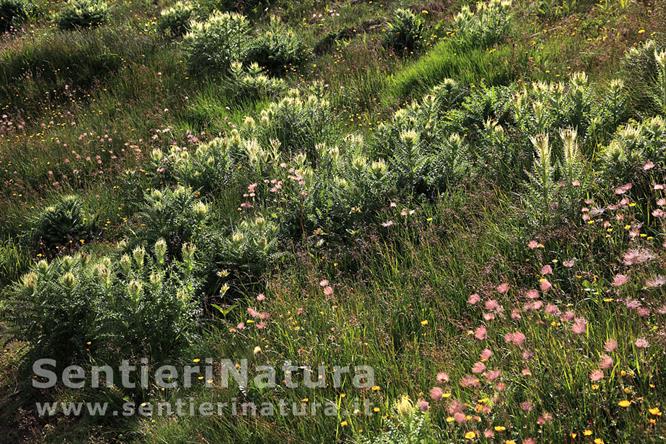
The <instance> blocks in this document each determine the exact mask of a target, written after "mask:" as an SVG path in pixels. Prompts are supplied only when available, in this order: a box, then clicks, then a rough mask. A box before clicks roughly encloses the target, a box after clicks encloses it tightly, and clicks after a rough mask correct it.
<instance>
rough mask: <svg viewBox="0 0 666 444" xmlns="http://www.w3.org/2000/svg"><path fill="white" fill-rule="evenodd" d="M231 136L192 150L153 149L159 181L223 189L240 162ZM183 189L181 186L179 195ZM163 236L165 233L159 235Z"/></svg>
mask: <svg viewBox="0 0 666 444" xmlns="http://www.w3.org/2000/svg"><path fill="white" fill-rule="evenodd" d="M232 140H233V139H232V138H216V139H213V140H211V141H210V142H207V143H201V144H199V145H198V146H197V147H196V149H195V150H194V151H193V152H189V151H186V150H183V149H181V148H179V147H172V148H171V149H170V150H169V152H168V153H166V154H165V153H163V152H162V151H160V150H156V151H153V154H152V160H153V169H154V171H156V173H157V177H158V178H159V179H160V182H163V183H166V184H169V183H171V184H173V183H175V184H178V185H182V186H187V187H191V188H194V189H195V190H198V191H201V192H203V193H210V192H214V191H220V190H222V189H224V188H225V187H226V186H228V185H229V184H230V182H231V181H232V179H233V173H234V170H235V167H236V166H237V162H238V159H237V157H238V154H237V152H238V150H239V149H238V147H237V145H236V144H234V143H233V142H232ZM183 192H184V189H183V190H181V189H179V190H178V193H177V194H178V195H179V196H180V195H181V193H183ZM160 237H162V236H160Z"/></svg>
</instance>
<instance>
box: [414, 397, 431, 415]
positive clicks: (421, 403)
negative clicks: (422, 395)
mask: <svg viewBox="0 0 666 444" xmlns="http://www.w3.org/2000/svg"><path fill="white" fill-rule="evenodd" d="M416 406H417V407H418V409H419V410H420V411H422V412H427V411H428V409H429V408H430V403H429V402H428V401H426V400H425V399H419V400H418V401H417V402H416Z"/></svg>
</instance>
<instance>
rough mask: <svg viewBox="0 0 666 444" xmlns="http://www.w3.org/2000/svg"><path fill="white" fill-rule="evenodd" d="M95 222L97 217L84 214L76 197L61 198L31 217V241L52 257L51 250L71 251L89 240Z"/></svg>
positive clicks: (53, 252)
mask: <svg viewBox="0 0 666 444" xmlns="http://www.w3.org/2000/svg"><path fill="white" fill-rule="evenodd" d="M96 222H97V221H96V216H93V215H90V214H87V213H86V212H85V211H84V209H83V203H82V202H81V199H80V198H79V197H78V196H74V195H70V196H64V197H62V198H61V199H60V200H59V201H58V202H56V203H55V204H54V205H51V206H48V207H46V208H44V209H43V210H42V211H41V212H39V213H38V214H37V215H36V216H35V217H34V219H33V222H32V227H33V228H32V239H33V242H34V244H35V245H36V246H37V248H39V249H40V250H44V251H45V253H47V254H49V255H51V254H55V253H57V251H54V250H60V249H67V248H73V247H75V246H77V245H79V244H80V243H81V242H82V241H84V242H85V241H86V240H88V239H90V237H91V236H92V235H93V233H94V230H95V227H96V225H97V223H96Z"/></svg>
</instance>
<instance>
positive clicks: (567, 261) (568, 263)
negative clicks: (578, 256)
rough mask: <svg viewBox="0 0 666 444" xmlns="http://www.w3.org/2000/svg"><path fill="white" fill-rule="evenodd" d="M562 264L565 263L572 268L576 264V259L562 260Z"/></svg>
mask: <svg viewBox="0 0 666 444" xmlns="http://www.w3.org/2000/svg"><path fill="white" fill-rule="evenodd" d="M562 265H564V266H565V267H567V268H572V267H573V266H574V265H576V261H575V260H574V259H567V260H565V261H564V262H562Z"/></svg>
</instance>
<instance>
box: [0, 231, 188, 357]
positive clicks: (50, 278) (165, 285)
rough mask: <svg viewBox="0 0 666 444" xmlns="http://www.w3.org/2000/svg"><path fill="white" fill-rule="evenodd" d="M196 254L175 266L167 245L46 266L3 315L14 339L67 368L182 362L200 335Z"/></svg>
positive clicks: (14, 293)
mask: <svg viewBox="0 0 666 444" xmlns="http://www.w3.org/2000/svg"><path fill="white" fill-rule="evenodd" d="M194 252H195V250H194V248H193V247H191V246H188V245H185V246H183V253H182V256H183V260H182V261H174V260H169V259H170V258H168V256H167V253H166V244H165V242H164V241H158V242H157V243H156V244H155V246H154V249H153V251H152V253H154V254H148V253H147V252H146V251H145V250H144V249H143V247H139V248H137V249H135V250H134V251H133V252H132V254H131V255H124V256H122V257H120V258H118V259H116V258H112V257H106V256H103V257H93V256H85V255H76V256H65V257H62V258H59V259H56V260H54V261H53V262H50V263H49V262H47V261H44V260H43V261H41V262H39V263H38V264H36V265H35V266H34V267H33V268H32V270H31V271H30V272H29V273H28V274H26V275H24V276H23V278H22V279H21V280H20V282H18V283H16V284H15V285H14V287H13V288H12V290H11V291H10V294H9V299H8V300H7V303H6V304H5V306H4V309H3V312H4V313H3V314H4V315H5V319H7V320H8V321H9V324H10V329H11V330H10V331H11V332H12V333H13V335H14V337H16V338H17V339H20V340H24V341H28V342H29V343H30V347H31V353H32V354H33V355H34V356H35V357H39V358H52V359H55V360H56V361H57V365H58V367H59V368H62V367H64V366H67V365H69V364H81V365H85V364H87V363H89V362H90V361H91V360H92V361H97V362H103V363H110V364H111V363H112V364H119V363H120V360H121V359H128V360H132V359H138V358H140V357H146V358H149V359H151V361H152V362H161V361H162V360H164V359H166V358H168V357H173V356H176V355H177V353H178V352H179V351H181V349H182V347H184V346H186V345H187V344H188V343H189V341H190V339H191V338H192V335H193V334H194V333H195V331H196V329H195V327H196V314H197V311H198V306H199V304H198V303H197V301H196V300H195V298H194V296H195V290H196V289H197V286H198V284H197V282H196V280H195V278H194V276H193V274H192V272H193V270H194Z"/></svg>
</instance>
